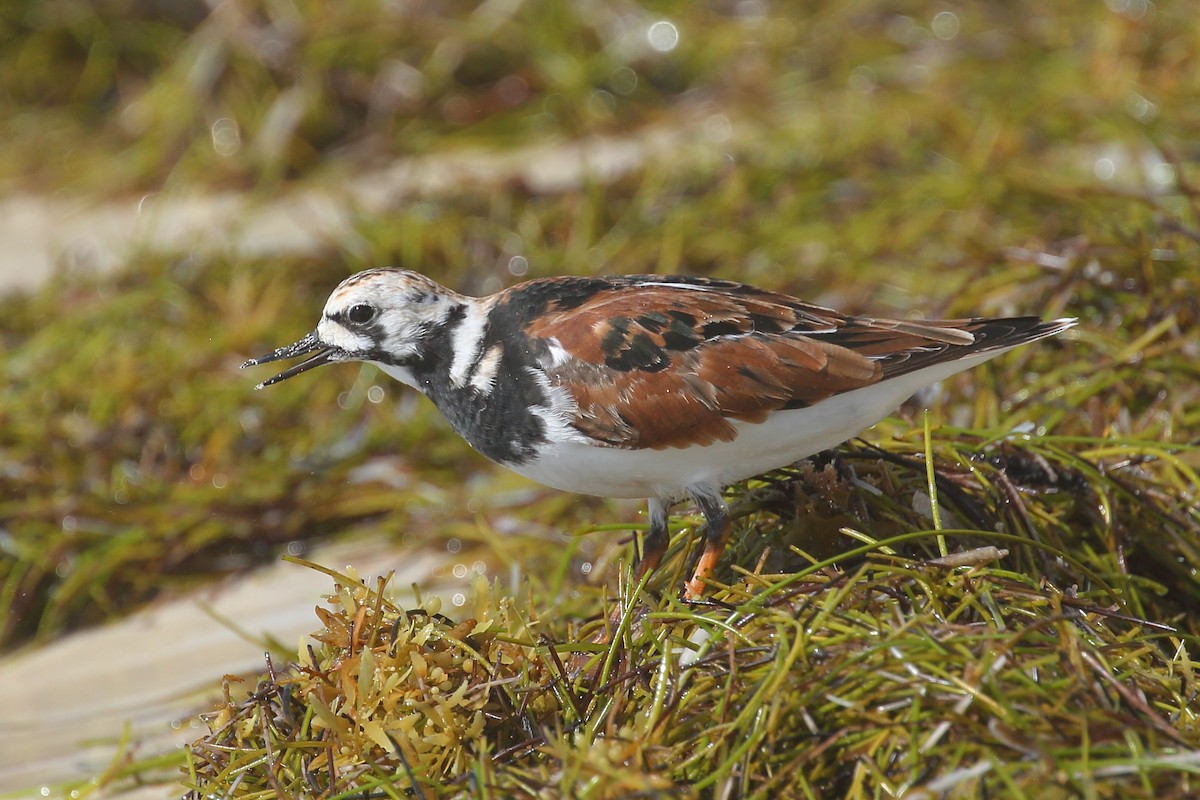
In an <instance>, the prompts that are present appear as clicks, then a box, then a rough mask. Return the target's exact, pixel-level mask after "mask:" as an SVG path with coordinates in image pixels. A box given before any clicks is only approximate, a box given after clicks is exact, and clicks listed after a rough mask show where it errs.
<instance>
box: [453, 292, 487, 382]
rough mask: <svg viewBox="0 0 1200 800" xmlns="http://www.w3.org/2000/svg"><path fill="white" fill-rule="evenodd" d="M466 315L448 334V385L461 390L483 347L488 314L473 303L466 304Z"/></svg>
mask: <svg viewBox="0 0 1200 800" xmlns="http://www.w3.org/2000/svg"><path fill="white" fill-rule="evenodd" d="M466 305H467V311H466V315H465V316H464V317H463V318H462V321H461V322H459V323H458V324H457V325H456V326H454V330H453V331H451V332H450V353H451V356H450V383H451V385H453V386H455V387H457V388H459V389H461V388H462V387H464V386H466V385H467V381H469V380H470V378H471V370H472V368H473V367H474V366H475V362H476V361H477V360H478V359H479V351H480V349H481V348H482V347H483V334H484V332H485V331H486V330H487V323H488V314H487V311H485V310H484V309H482V308H480V307H479V306H478V305H476V304H475V303H470V302H468V303H467V304H466Z"/></svg>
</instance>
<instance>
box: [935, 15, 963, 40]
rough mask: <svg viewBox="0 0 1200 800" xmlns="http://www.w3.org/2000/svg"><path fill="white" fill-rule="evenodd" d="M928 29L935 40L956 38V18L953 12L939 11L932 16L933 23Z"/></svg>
mask: <svg viewBox="0 0 1200 800" xmlns="http://www.w3.org/2000/svg"><path fill="white" fill-rule="evenodd" d="M929 27H930V28H931V29H932V30H933V35H934V36H936V37H937V38H939V39H947V40H948V39H953V38H954V37H955V36H958V27H959V26H958V16H957V15H956V14H955V13H954V12H953V11H940V12H938V13H937V14H934V15H933V22H932V23H930V26H929Z"/></svg>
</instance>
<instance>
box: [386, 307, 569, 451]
mask: <svg viewBox="0 0 1200 800" xmlns="http://www.w3.org/2000/svg"><path fill="white" fill-rule="evenodd" d="M460 299H461V302H459V303H456V304H454V305H451V306H450V307H449V308H448V310H447V314H446V316H445V321H444V322H442V323H440V324H438V325H436V326H434V327H433V328H432V329H431V330H430V331H429V332H428V334H427V335H425V336H424V337H422V341H421V347H420V349H419V350H418V351H417V353H416V354H414V356H413V357H412V358H411V359H406V360H405V363H403V364H392V365H389V364H380V366H381V367H382V368H383V370H384V371H385V372H387V373H388V374H389V375H391V376H392V377H393V378H395V379H396V380H399V381H400V382H402V383H405V384H408V385H409V386H412V387H414V388H416V389H417V390H418V391H420V392H421V393H422V394H424V395H426V396H427V397H428V398H429V399H430V400H432V401H433V403H434V404H435V405H436V406H437V407H438V410H439V411H441V412H442V415H443V416H444V417H445V418H446V420H447V421H448V422H449V423H450V426H451V427H452V428H454V430H455V431H456V432H457V433H458V434H459V435H460V436H462V437H463V438H464V439H466V440H467V442H469V443H470V444H471V446H472V447H474V448H475V449H476V450H478V451H479V452H481V453H483V455H485V456H487V457H488V458H490V459H492V460H493V461H497V462H499V463H501V464H508V465H512V464H519V463H522V462H523V461H526V460H528V459H529V458H532V457H533V455H534V452H535V450H536V447H537V445H538V444H540V443H542V442H543V441H545V425H544V424H543V422H542V419H541V418H540V417H539V416H538V415H537V414H535V413H534V412H533V411H531V410H530V409H531V407H543V406H546V405H547V404H548V402H549V399H548V397H547V395H546V391H545V387H543V386H541V385H540V384H539V382H538V380H537V378H536V366H537V365H536V362H535V361H534V360H533V356H532V354H531V352H530V348H529V347H528V346H522V341H525V342H526V344H527V340H524V338H523V336H521V335H518V334H519V332H517V331H510V330H508V328H507V326H506V325H505V324H504V320H502V319H494V318H493V315H492V314H491V313H490V312H491V311H492V306H491V305H490V304H488V303H487V302H486V301H480V300H475V299H473V298H460Z"/></svg>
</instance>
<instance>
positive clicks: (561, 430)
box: [527, 367, 595, 444]
mask: <svg viewBox="0 0 1200 800" xmlns="http://www.w3.org/2000/svg"><path fill="white" fill-rule="evenodd" d="M527 371H528V372H529V374H530V376H532V377H533V379H534V380H535V381H537V384H538V386H540V387H541V388H542V391H543V392H545V394H546V398H547V402H548V403H549V405H544V406H530V408H529V410H530V412H532V413H533V414H535V415H537V416H538V417H539V418H540V419H541V420H542V422H544V423H545V424H546V432H545V436H546V439H548V440H549V441H551V442H576V443H578V444H595V443H594V442H593V441H592V439H590V438H589V437H587V436H586V435H584V434H583V433H581V432H580V431H579V429H578V428H576V427H575V425H574V422H575V414H576V412H577V410H578V408H579V407H578V406H577V405H576V403H575V398H573V397H572V396H571V393H570V392H568V391H567V390H566V389H564V388H563V387H561V386H553V385H552V384H551V383H550V379H549V378H548V377H547V376H546V373H545V372H542V371H541V370H540V369H536V368H532V367H530V368H528V369H527Z"/></svg>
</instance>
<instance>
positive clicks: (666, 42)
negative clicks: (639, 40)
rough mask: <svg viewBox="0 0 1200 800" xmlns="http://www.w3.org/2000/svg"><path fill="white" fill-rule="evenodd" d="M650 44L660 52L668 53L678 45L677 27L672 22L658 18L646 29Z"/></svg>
mask: <svg viewBox="0 0 1200 800" xmlns="http://www.w3.org/2000/svg"><path fill="white" fill-rule="evenodd" d="M646 39H647V40H648V41H649V42H650V46H651V47H653V48H654V49H655V50H657V51H658V52H660V53H669V52H670V51H672V50H674V49H675V48H676V47H677V46H678V45H679V29H678V28H676V27H675V25H674V23H672V22H668V21H667V20H665V19H664V20H659V21H658V22H656V23H654V24H653V25H651V26H650V27H649V28H648V29H647V30H646Z"/></svg>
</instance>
